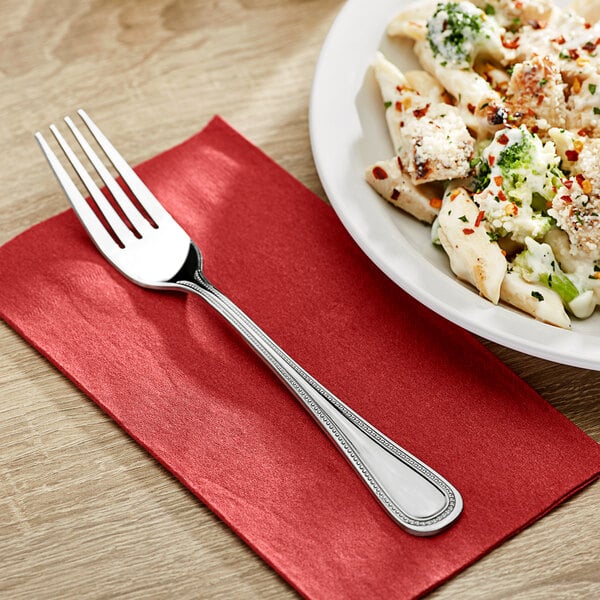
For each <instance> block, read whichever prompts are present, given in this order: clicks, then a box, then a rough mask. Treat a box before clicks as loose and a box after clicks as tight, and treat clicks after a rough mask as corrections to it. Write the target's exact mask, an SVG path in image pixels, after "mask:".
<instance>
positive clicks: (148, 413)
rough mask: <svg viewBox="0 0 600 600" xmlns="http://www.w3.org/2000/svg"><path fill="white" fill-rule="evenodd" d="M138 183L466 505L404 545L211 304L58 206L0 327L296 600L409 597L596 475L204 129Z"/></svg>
mask: <svg viewBox="0 0 600 600" xmlns="http://www.w3.org/2000/svg"><path fill="white" fill-rule="evenodd" d="M138 172H139V174H140V175H141V177H142V178H143V179H144V180H145V181H146V182H147V184H148V185H149V187H150V188H151V189H152V190H153V191H154V192H155V193H156V195H157V196H158V197H159V198H160V199H161V201H162V202H163V203H164V204H165V205H166V207H167V209H168V210H170V211H171V212H172V213H173V215H174V216H175V218H176V219H177V220H178V221H179V222H180V223H181V224H182V225H183V227H184V228H185V229H186V230H187V231H188V232H189V233H190V234H191V235H192V237H193V238H194V239H195V240H196V241H197V242H198V244H199V245H200V247H201V248H202V250H203V253H204V257H205V265H206V273H207V275H208V277H209V279H211V280H212V281H213V282H214V283H215V285H217V287H219V288H220V289H221V290H222V291H224V292H225V293H227V294H228V295H229V296H230V297H231V298H232V299H233V300H234V301H235V302H236V303H238V304H239V305H240V306H241V307H242V308H243V309H244V310H245V311H246V312H247V313H248V314H249V315H250V316H251V317H253V318H254V319H255V320H256V321H257V322H258V323H259V324H260V325H261V326H262V327H263V328H264V329H265V330H266V332H267V333H268V334H269V335H271V337H273V338H274V339H275V340H276V341H278V342H279V343H280V344H281V345H282V346H283V348H285V349H286V350H287V351H288V353H289V354H291V355H292V356H293V357H295V358H296V359H297V360H298V362H300V364H302V365H303V366H304V367H305V368H306V369H307V370H308V371H309V372H310V373H312V374H313V375H314V376H315V377H316V378H317V379H319V380H320V381H321V383H323V384H324V385H325V386H327V387H328V388H329V389H331V390H332V391H333V392H334V393H335V394H337V395H338V396H339V397H340V398H342V399H344V400H346V401H347V402H348V403H349V404H350V406H352V407H353V408H354V409H355V410H357V411H358V412H360V413H361V414H362V415H363V416H364V417H366V418H367V419H368V420H370V421H371V422H372V423H373V424H374V425H375V426H376V427H378V428H380V429H381V430H382V431H383V432H384V433H386V434H387V435H388V436H390V437H391V438H393V439H394V440H396V441H398V442H399V443H400V444H401V445H402V446H404V447H405V448H406V449H408V450H409V451H411V452H413V453H414V454H416V455H417V456H418V457H419V458H421V459H422V460H424V461H425V462H427V463H428V464H429V465H431V466H432V467H433V468H434V469H436V470H437V471H439V472H440V473H441V474H442V475H444V476H445V477H446V478H448V479H449V480H450V481H451V482H452V483H454V484H455V485H456V486H457V487H458V489H459V490H460V492H461V493H462V495H463V497H464V502H465V508H464V513H463V515H462V516H461V517H460V519H459V521H458V522H457V523H456V524H455V525H454V526H453V527H451V528H450V529H449V530H447V531H446V532H444V533H442V534H441V535H438V536H436V537H433V538H417V537H413V536H411V535H409V534H407V533H405V532H404V531H403V530H402V529H400V528H399V527H398V526H397V525H395V524H394V523H393V522H392V520H391V519H390V518H389V517H388V516H387V514H386V513H385V512H384V511H383V510H382V509H381V508H380V507H379V505H378V504H377V503H376V502H375V500H374V499H373V497H372V496H371V494H370V492H369V491H368V490H367V488H366V487H365V486H364V485H363V484H362V483H361V482H360V480H359V479H358V477H357V476H356V475H355V473H354V471H352V469H351V468H350V466H349V465H348V464H347V463H346V461H345V460H344V459H343V458H342V457H341V455H340V454H338V452H337V451H336V450H335V449H334V447H333V445H332V444H331V443H330V442H329V441H328V440H327V439H326V438H325V436H324V435H323V434H322V433H321V432H320V430H319V429H318V427H317V425H316V424H315V423H314V422H313V421H312V420H311V418H310V417H309V416H308V414H306V413H305V412H304V410H303V409H302V408H301V407H300V405H299V404H298V403H297V402H296V401H295V400H294V399H293V398H292V396H290V394H289V393H288V391H287V390H286V389H285V388H284V387H283V385H282V384H281V383H280V382H279V381H278V380H277V379H276V378H275V377H274V376H273V375H272V374H271V372H270V371H269V370H268V369H267V367H266V366H265V365H264V364H263V363H262V362H261V360H260V359H258V358H257V357H256V356H255V355H254V354H253V353H252V351H251V350H249V349H248V348H247V347H246V346H245V344H244V343H243V342H242V341H241V339H240V338H239V337H238V336H237V334H235V333H234V332H233V331H232V330H231V329H230V328H229V327H228V326H227V325H226V324H225V322H224V321H223V320H222V319H220V318H219V317H217V315H216V313H214V312H213V311H212V309H211V308H210V307H209V306H208V305H206V304H204V303H203V301H202V300H201V299H200V298H198V297H195V296H185V295H183V294H177V293H159V292H153V291H149V290H145V289H142V288H139V287H137V286H135V285H133V284H131V283H129V281H127V280H126V279H125V278H124V277H122V276H121V275H119V274H118V273H117V272H116V271H115V270H114V269H112V268H111V267H110V266H109V265H108V264H107V263H106V262H105V261H104V259H103V258H101V257H100V255H99V254H98V252H97V251H96V249H95V248H94V247H93V246H92V244H91V242H90V241H89V240H88V238H87V237H86V234H85V233H84V231H83V229H82V227H81V225H80V224H79V222H78V221H77V219H76V218H75V216H74V214H73V213H72V212H71V211H70V210H69V211H67V212H65V213H63V214H60V215H58V216H56V217H54V218H52V219H49V220H48V221H46V222H44V223H41V224H39V225H37V226H35V227H32V228H31V229H30V230H28V231H26V232H25V233H23V234H22V235H20V236H19V237H17V238H16V239H14V240H13V241H11V242H9V243H8V244H6V245H5V246H4V247H2V248H1V249H0V316H2V318H3V319H4V320H5V321H6V322H7V323H8V324H9V325H11V326H12V327H13V328H14V329H15V330H16V331H18V332H19V333H20V334H21V335H22V336H23V337H25V338H26V339H27V340H28V341H29V342H30V343H31V344H32V345H33V346H35V347H36V348H37V349H38V350H39V351H40V352H41V353H42V354H43V355H44V356H45V357H47V358H48V360H50V361H51V362H52V363H53V364H54V365H56V367H57V368H58V369H60V370H61V371H62V372H63V373H64V374H65V375H66V376H67V377H69V378H70V379H71V380H72V381H74V382H75V383H76V384H77V385H78V386H79V387H80V388H81V389H82V390H83V391H84V392H85V393H86V394H87V395H88V396H89V397H90V398H91V399H92V400H93V401H94V402H96V403H97V404H98V405H99V406H101V407H102V408H103V409H104V410H105V411H106V412H107V413H108V414H109V415H111V417H112V418H113V419H114V420H115V421H116V422H117V423H118V424H119V425H120V426H121V427H122V428H123V429H124V430H125V431H127V432H128V433H129V435H131V436H132V437H133V438H134V439H135V440H137V441H138V442H139V443H140V444H141V445H142V446H144V447H145V448H146V449H147V450H148V452H150V453H151V454H152V455H153V456H154V457H156V459H157V460H158V461H160V462H161V463H162V464H163V465H164V466H165V467H166V468H167V469H168V470H169V471H171V472H172V473H173V474H174V475H175V476H176V477H177V478H178V479H179V480H180V481H181V482H182V483H183V484H184V485H185V486H187V487H188V488H189V489H190V490H191V491H192V492H193V493H194V494H195V495H196V496H197V497H198V498H199V499H200V500H201V501H202V502H203V503H205V504H206V505H207V506H209V507H210V508H211V509H212V510H213V511H214V512H215V513H216V514H217V515H218V516H219V517H220V518H221V519H223V521H225V522H226V523H227V524H228V525H229V526H230V527H231V528H232V529H233V530H234V531H235V532H236V533H237V534H238V535H239V536H240V537H242V538H243V539H244V540H245V541H246V542H247V543H248V544H249V545H250V546H251V547H252V548H253V549H254V550H255V551H256V552H257V553H258V554H259V555H260V556H262V557H263V558H264V560H265V561H267V562H268V563H269V564H270V565H271V566H272V567H273V568H274V569H276V570H277V571H278V572H279V573H280V574H281V575H282V576H283V577H284V578H285V579H286V580H287V581H289V582H290V583H291V584H292V585H293V586H294V587H295V588H296V589H297V590H298V591H299V592H300V593H301V594H303V595H304V596H305V597H307V598H315V599H316V598H322V599H326V600H333V599H336V598H340V599H341V598H343V599H345V600H348V599H353V598H356V599H361V600H364V599H365V598H412V597H416V596H419V595H422V594H424V593H425V592H427V591H429V590H431V589H432V588H434V587H435V586H437V585H439V584H440V583H441V582H443V581H444V580H446V579H448V578H449V577H451V576H452V575H453V574H455V573H457V572H458V571H460V570H461V569H464V568H465V567H466V566H467V565H469V564H470V563H472V562H473V561H475V560H476V559H477V558H478V557H480V556H482V555H483V554H485V553H486V552H488V551H490V550H491V549H492V548H494V547H495V546H497V545H498V544H500V543H501V542H502V541H503V540H505V539H506V538H508V537H509V536H512V535H514V534H515V533H516V532H518V531H519V530H521V529H523V528H524V527H526V526H527V525H529V524H530V523H532V522H533V521H535V520H536V519H538V518H539V517H541V516H542V515H543V514H544V513H546V512H547V511H549V510H550V509H551V508H552V507H554V506H556V505H557V504H558V503H560V502H562V501H563V500H565V498H567V497H568V496H570V495H571V494H573V493H574V492H576V491H577V490H578V489H580V488H581V487H582V486H584V485H586V484H588V483H589V482H590V481H592V480H593V479H594V478H595V477H596V476H597V475H598V474H599V472H600V447H599V446H598V445H597V444H596V443H595V442H594V441H593V440H591V439H590V438H588V437H587V436H586V435H584V434H583V433H582V432H581V431H580V430H579V429H577V428H576V427H575V426H574V425H572V424H571V423H570V422H569V421H567V419H565V418H564V417H563V416H562V415H561V414H559V413H558V412H557V411H556V410H555V409H554V408H552V407H551V406H550V405H549V404H547V403H546V402H545V401H544V400H543V399H542V398H541V397H540V396H539V395H538V394H536V393H535V392H534V391H533V390H532V389H531V388H529V387H528V386H527V385H526V384H525V383H524V382H523V381H522V380H521V379H519V378H518V377H517V376H516V375H514V374H513V373H512V372H511V371H510V370H509V369H508V368H506V367H505V366H504V365H503V364H502V363H501V362H500V361H499V360H497V359H496V358H495V357H494V356H493V355H492V354H491V353H490V352H488V351H487V350H486V349H485V348H484V347H483V346H482V345H480V343H479V342H478V341H477V340H476V339H475V338H473V337H472V336H471V335H469V334H468V333H466V332H464V331H462V330H461V329H459V328H457V327H455V326H454V325H452V324H451V323H448V322H447V321H445V320H444V319H442V318H440V317H438V316H437V315H435V314H434V313H432V312H430V311H429V310H428V309H426V308H424V307H422V306H421V305H420V304H418V303H417V302H415V301H414V300H413V299H412V298H410V297H409V296H407V295H406V294H405V293H404V292H402V291H401V290H400V289H399V288H398V287H397V286H396V285H394V284H393V283H392V282H391V281H390V280H388V279H387V278H386V277H385V276H384V275H383V274H382V273H381V272H380V271H379V270H378V269H377V268H376V267H374V266H373V265H372V264H371V263H370V261H369V260H368V259H367V258H366V256H364V255H363V253H362V252H361V251H360V250H359V249H358V247H357V246H356V245H355V244H354V242H353V240H352V239H351V238H350V237H349V236H348V235H347V233H346V231H345V230H344V229H343V227H342V226H341V224H340V223H339V221H338V220H337V218H336V216H335V214H334V212H333V211H332V209H331V208H330V207H328V206H327V205H326V204H325V203H323V202H322V201H321V200H319V199H318V198H317V197H316V196H314V195H313V194H312V193H311V192H310V191H308V190H307V189H305V188H304V187H303V186H302V185H301V184H300V183H298V182H297V181H296V180H295V179H293V178H292V177H291V176H290V175H288V174H287V173H285V172H284V171H283V170H282V169H281V168H280V167H278V166H277V165H276V164H275V163H273V162H272V161H271V160H270V159H269V158H268V157H267V156H265V155H264V154H263V153H262V152H261V151H260V150H258V149H257V148H256V147H254V146H252V145H251V144H250V143H249V142H248V141H246V140H245V139H244V138H242V137H241V136H240V135H239V134H238V133H236V132H235V131H234V130H233V129H231V128H230V127H229V126H228V125H227V124H226V123H224V122H223V121H222V120H220V119H219V118H215V119H214V120H213V121H212V122H211V123H210V124H209V125H208V126H207V127H206V128H205V129H204V130H203V131H202V132H201V133H199V134H198V135H195V136H194V137H192V138H191V139H189V140H188V141H186V142H184V143H183V144H181V145H180V146H177V147H176V148H173V149H172V150H169V151H167V152H165V153H164V154H161V155H160V156H158V157H156V158H153V159H151V160H149V161H148V162H146V163H144V164H142V165H140V167H139V169H138ZM48 177H49V179H50V174H49V175H48ZM48 185H49V186H51V185H54V184H53V183H52V182H51V181H49V182H48Z"/></svg>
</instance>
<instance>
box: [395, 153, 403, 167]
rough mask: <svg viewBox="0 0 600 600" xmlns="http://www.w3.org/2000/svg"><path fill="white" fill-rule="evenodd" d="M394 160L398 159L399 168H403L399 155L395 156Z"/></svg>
mask: <svg viewBox="0 0 600 600" xmlns="http://www.w3.org/2000/svg"><path fill="white" fill-rule="evenodd" d="M396 160H397V161H398V166H399V167H400V170H402V169H404V165H403V164H402V159H401V158H400V157H399V156H396Z"/></svg>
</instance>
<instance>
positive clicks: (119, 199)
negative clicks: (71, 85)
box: [65, 117, 150, 234]
mask: <svg viewBox="0 0 600 600" xmlns="http://www.w3.org/2000/svg"><path fill="white" fill-rule="evenodd" d="M65 123H66V124H67V125H68V126H69V129H70V130H71V132H72V133H73V135H74V136H75V139H76V140H77V142H78V143H79V145H80V146H81V149H82V150H83V151H84V153H85V155H86V156H87V157H88V158H89V160H90V162H91V163H92V165H94V169H96V172H97V173H98V175H99V176H100V179H102V181H103V182H104V184H105V185H106V187H107V188H108V189H109V191H110V193H111V194H112V196H113V198H114V199H115V201H116V203H117V204H118V205H119V207H120V208H121V210H122V211H123V212H124V213H125V216H126V217H127V218H128V219H129V222H130V223H131V224H132V225H133V227H134V229H136V230H137V231H138V232H139V233H140V234H142V233H143V231H144V230H145V229H148V227H150V223H149V222H148V221H147V220H146V218H145V217H144V216H143V215H142V214H141V213H140V211H139V210H138V209H137V208H136V207H135V205H134V204H133V202H132V201H131V200H130V199H129V197H128V196H127V194H126V193H125V192H124V191H123V189H122V188H121V186H120V185H119V184H118V183H117V182H116V180H115V178H114V177H113V176H112V175H111V174H110V172H109V170H108V169H107V168H106V167H105V166H104V163H103V162H102V160H100V158H99V157H98V155H97V154H96V152H94V150H93V149H92V147H91V146H90V145H89V144H88V142H87V140H86V139H85V138H84V137H83V135H82V134H81V132H80V131H79V129H78V128H77V126H76V125H75V123H73V121H72V120H71V119H70V118H69V117H65Z"/></svg>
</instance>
